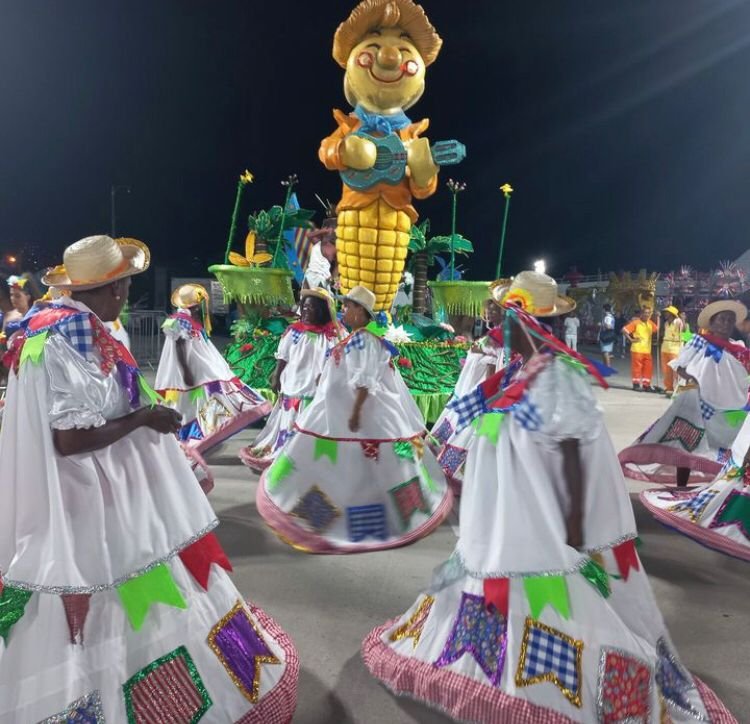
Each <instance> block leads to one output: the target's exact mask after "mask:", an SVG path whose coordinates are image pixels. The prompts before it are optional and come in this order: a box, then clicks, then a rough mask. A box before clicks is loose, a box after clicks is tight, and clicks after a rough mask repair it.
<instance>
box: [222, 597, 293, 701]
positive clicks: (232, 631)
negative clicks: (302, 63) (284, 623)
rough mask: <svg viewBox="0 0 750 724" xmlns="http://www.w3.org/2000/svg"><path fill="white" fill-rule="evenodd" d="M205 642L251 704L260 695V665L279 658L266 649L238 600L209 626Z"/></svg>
mask: <svg viewBox="0 0 750 724" xmlns="http://www.w3.org/2000/svg"><path fill="white" fill-rule="evenodd" d="M208 645H209V646H210V647H211V650H212V651H213V652H214V653H215V654H216V656H217V657H218V659H219V661H221V663H222V666H223V667H224V668H225V669H226V670H227V673H228V674H229V676H230V677H231V679H232V681H233V682H234V683H235V685H236V686H237V688H238V689H239V690H240V691H241V692H242V694H243V696H244V697H245V698H246V699H248V700H249V701H251V702H252V703H253V704H255V703H256V702H257V701H258V698H259V697H260V672H261V669H262V665H263V664H280V663H281V661H280V660H279V659H278V658H277V657H276V656H274V654H273V651H271V649H270V648H268V644H266V642H265V641H264V640H263V636H262V635H261V633H260V631H259V630H258V627H257V626H256V625H255V624H254V623H253V620H252V619H251V618H250V614H249V613H248V611H247V609H246V608H245V605H244V604H243V603H242V601H238V602H237V603H236V604H235V606H234V608H232V610H231V611H230V612H229V613H227V614H226V616H223V617H222V618H221V620H220V621H219V622H218V623H217V624H216V625H215V626H214V627H213V628H212V629H211V632H210V633H209V634H208Z"/></svg>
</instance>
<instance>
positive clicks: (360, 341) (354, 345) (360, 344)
mask: <svg viewBox="0 0 750 724" xmlns="http://www.w3.org/2000/svg"><path fill="white" fill-rule="evenodd" d="M364 348H365V338H364V336H363V335H361V334H353V335H352V336H351V337H349V339H348V341H347V343H346V346H345V347H344V349H345V351H346V354H349V352H351V351H352V350H353V349H364Z"/></svg>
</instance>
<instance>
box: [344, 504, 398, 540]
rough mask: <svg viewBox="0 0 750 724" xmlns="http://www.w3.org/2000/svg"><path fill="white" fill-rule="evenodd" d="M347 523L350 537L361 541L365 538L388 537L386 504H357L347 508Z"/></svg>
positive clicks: (381, 538) (384, 538) (383, 538)
mask: <svg viewBox="0 0 750 724" xmlns="http://www.w3.org/2000/svg"><path fill="white" fill-rule="evenodd" d="M346 524H347V528H348V530H349V539H350V540H351V541H353V542H354V543H359V542H360V541H362V540H364V539H365V538H367V537H368V536H369V537H372V538H379V539H380V540H386V539H387V538H388V525H387V523H386V519H385V506H384V505H382V504H381V503H377V504H375V505H355V506H352V507H351V508H347V509H346Z"/></svg>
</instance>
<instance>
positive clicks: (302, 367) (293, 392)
mask: <svg viewBox="0 0 750 724" xmlns="http://www.w3.org/2000/svg"><path fill="white" fill-rule="evenodd" d="M337 342H339V336H338V328H337V327H336V326H334V325H326V326H325V327H318V328H314V327H311V326H310V325H305V324H303V323H300V322H297V323H294V324H292V325H290V326H289V327H287V328H286V330H285V331H284V334H283V335H282V337H281V339H280V340H279V346H278V349H277V350H276V359H277V360H283V361H285V362H286V366H285V367H284V370H283V371H282V373H281V379H280V381H279V383H280V393H279V398H278V400H277V401H276V404H275V405H274V408H273V410H272V411H271V414H270V416H269V418H268V421H267V422H266V426H265V427H264V428H263V430H261V432H260V433H259V434H258V437H257V438H256V439H255V441H254V442H253V444H252V446H250V447H247V448H244V449H243V450H240V458H241V459H242V461H243V462H244V463H245V464H246V465H247V466H248V467H250V468H252V469H253V470H257V471H259V472H260V471H261V470H265V468H267V467H268V466H269V465H270V464H271V463H272V462H273V461H274V460H275V459H276V457H277V456H278V454H279V451H280V450H281V448H283V447H284V443H285V442H286V440H287V438H288V437H289V436H290V435H291V434H292V432H293V430H294V423H295V422H296V420H297V417H298V415H299V414H300V413H301V412H302V410H304V409H305V407H307V405H308V404H309V403H310V401H311V400H312V398H313V396H314V395H315V390H316V388H317V386H318V378H319V377H320V375H321V373H322V372H323V365H324V364H325V361H326V357H327V355H328V351H329V350H330V349H331V348H332V347H333V346H334V345H335V344H336V343H337Z"/></svg>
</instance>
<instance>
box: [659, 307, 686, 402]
mask: <svg viewBox="0 0 750 724" xmlns="http://www.w3.org/2000/svg"><path fill="white" fill-rule="evenodd" d="M682 328H683V324H682V320H681V319H673V320H672V321H671V322H667V323H666V324H665V325H664V341H663V342H662V343H661V371H662V374H663V375H664V389H665V390H666V391H667V392H674V383H675V376H676V375H675V371H674V370H673V369H672V368H671V367H670V366H669V363H670V362H671V361H672V360H673V359H677V357H678V355H679V354H680V350H681V349H682Z"/></svg>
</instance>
